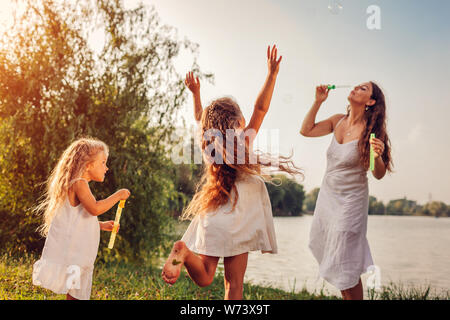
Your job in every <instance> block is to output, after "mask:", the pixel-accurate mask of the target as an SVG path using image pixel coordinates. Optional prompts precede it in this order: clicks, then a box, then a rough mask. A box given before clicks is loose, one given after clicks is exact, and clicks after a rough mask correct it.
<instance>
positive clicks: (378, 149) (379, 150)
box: [369, 138, 384, 159]
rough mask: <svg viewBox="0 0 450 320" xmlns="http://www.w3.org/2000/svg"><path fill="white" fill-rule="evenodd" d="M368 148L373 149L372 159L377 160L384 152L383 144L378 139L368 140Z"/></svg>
mask: <svg viewBox="0 0 450 320" xmlns="http://www.w3.org/2000/svg"><path fill="white" fill-rule="evenodd" d="M369 143H370V146H371V147H372V148H373V153H374V158H375V159H378V158H379V157H380V156H381V155H382V154H383V152H384V143H383V141H381V140H380V139H377V138H372V139H370V140H369Z"/></svg>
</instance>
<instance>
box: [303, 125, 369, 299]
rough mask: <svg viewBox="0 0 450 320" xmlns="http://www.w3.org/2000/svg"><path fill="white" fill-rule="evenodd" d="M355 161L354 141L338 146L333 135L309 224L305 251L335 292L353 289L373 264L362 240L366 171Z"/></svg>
mask: <svg viewBox="0 0 450 320" xmlns="http://www.w3.org/2000/svg"><path fill="white" fill-rule="evenodd" d="M341 121H342V119H341V120H340V121H339V122H338V124H337V125H336V127H337V126H338V125H339V124H340V123H341ZM359 159H360V156H359V151H358V140H353V141H350V142H348V143H343V144H340V143H338V142H337V140H336V137H335V135H334V133H333V138H332V141H331V144H330V146H329V148H328V150H327V169H326V172H325V176H324V178H323V181H322V186H321V188H320V191H319V195H318V198H317V202H316V207H315V210H314V216H313V221H312V225H311V232H310V240H309V248H310V249H311V252H312V254H313V255H314V257H315V258H316V260H317V261H318V263H319V275H320V276H321V277H322V278H323V279H325V280H326V281H328V282H329V283H331V284H332V285H334V286H335V287H336V288H338V289H339V290H346V289H349V288H353V287H354V286H356V285H357V284H358V282H359V279H360V276H361V274H362V273H365V272H366V271H367V268H368V267H369V266H371V265H373V260H372V255H371V253H370V248H369V243H368V241H367V238H366V234H367V219H368V209H369V188H368V180H367V171H366V170H365V169H364V168H363V167H362V166H361V165H360V164H359Z"/></svg>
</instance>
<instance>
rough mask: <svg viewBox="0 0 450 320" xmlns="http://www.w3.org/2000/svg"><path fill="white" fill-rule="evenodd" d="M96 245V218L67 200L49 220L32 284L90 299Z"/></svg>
mask: <svg viewBox="0 0 450 320" xmlns="http://www.w3.org/2000/svg"><path fill="white" fill-rule="evenodd" d="M99 242H100V225H99V222H98V219H97V217H96V216H92V215H91V214H89V212H87V211H86V209H85V208H84V207H83V205H82V204H80V205H78V206H77V207H73V206H72V205H71V204H70V202H69V199H68V198H66V200H65V201H64V203H63V204H62V205H61V207H60V208H59V209H58V212H57V214H56V215H55V217H54V218H53V220H52V223H51V226H50V229H49V232H48V235H47V239H46V240H45V245H44V249H43V251H42V256H41V258H40V259H39V260H38V261H36V262H35V264H34V265H33V284H34V285H37V286H41V287H43V288H46V289H49V290H52V291H53V292H55V293H57V294H66V293H69V294H70V295H71V296H72V297H74V298H76V299H79V300H89V299H90V296H91V288H92V273H93V270H94V262H95V258H96V257H97V252H98V246H99Z"/></svg>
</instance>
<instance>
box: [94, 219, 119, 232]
mask: <svg viewBox="0 0 450 320" xmlns="http://www.w3.org/2000/svg"><path fill="white" fill-rule="evenodd" d="M98 223H99V224H100V230H103V231H113V229H114V220H110V221H99V222H98ZM119 229H120V224H118V225H117V231H119Z"/></svg>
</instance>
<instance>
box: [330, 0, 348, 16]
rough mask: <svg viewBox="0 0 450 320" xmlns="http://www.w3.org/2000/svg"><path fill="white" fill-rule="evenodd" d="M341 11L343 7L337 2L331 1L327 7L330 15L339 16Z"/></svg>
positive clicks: (335, 0)
mask: <svg viewBox="0 0 450 320" xmlns="http://www.w3.org/2000/svg"><path fill="white" fill-rule="evenodd" d="M343 9H344V6H343V5H342V3H341V2H340V1H337V0H333V1H332V2H331V3H330V4H329V5H328V11H330V13H331V14H339V13H341V12H342V10H343Z"/></svg>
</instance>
